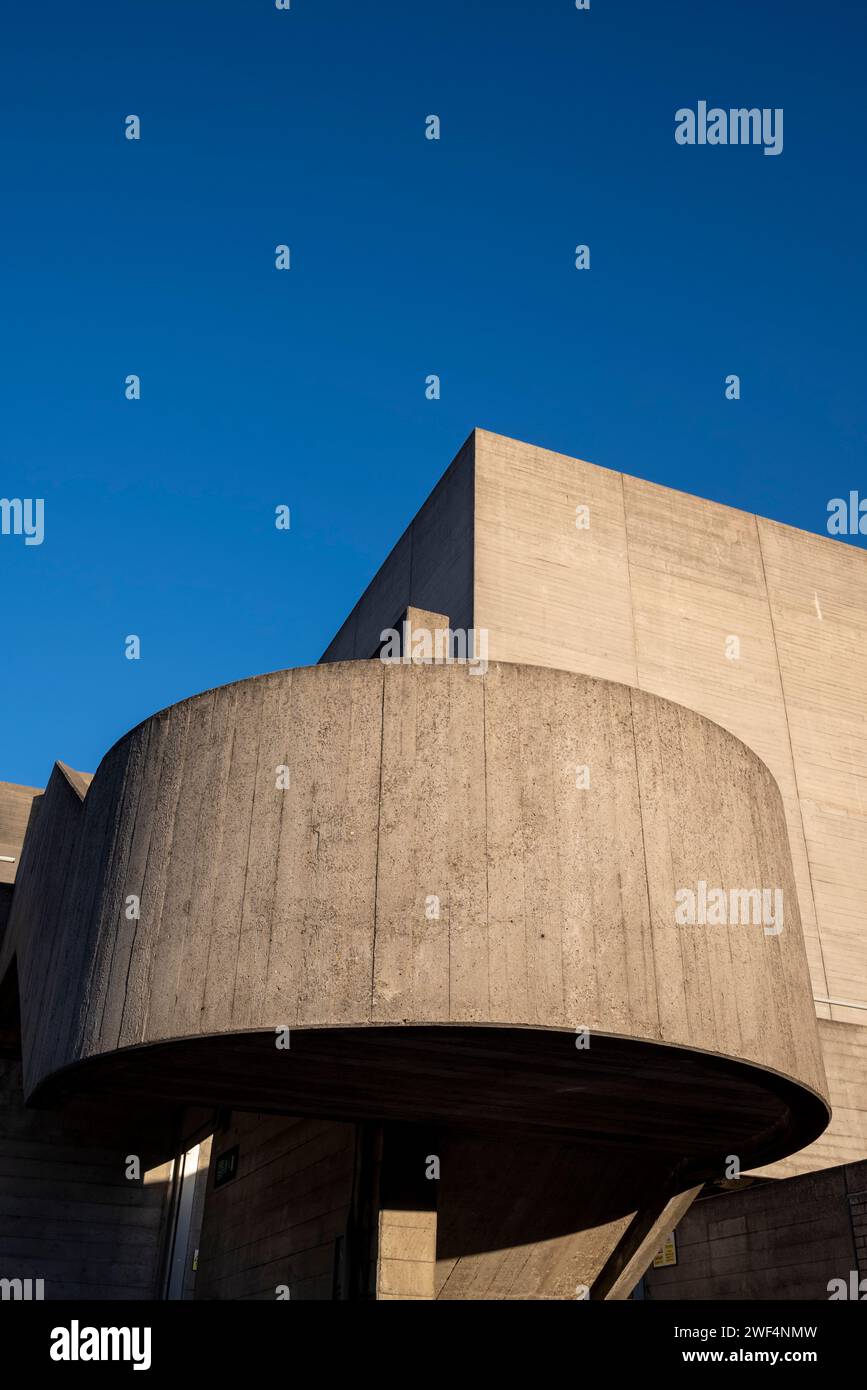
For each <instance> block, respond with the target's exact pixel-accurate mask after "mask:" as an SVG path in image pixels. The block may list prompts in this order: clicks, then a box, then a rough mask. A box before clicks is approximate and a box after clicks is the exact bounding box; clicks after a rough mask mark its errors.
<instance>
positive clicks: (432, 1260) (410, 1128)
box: [376, 1125, 438, 1300]
mask: <svg viewBox="0 0 867 1390" xmlns="http://www.w3.org/2000/svg"><path fill="white" fill-rule="evenodd" d="M434 1157H437V1140H436V1135H435V1134H434V1133H433V1132H432V1131H430V1130H429V1129H427V1128H426V1127H423V1126H416V1125H386V1126H385V1127H384V1129H383V1144H382V1167H381V1169H380V1180H379V1218H378V1223H377V1252H376V1297H377V1299H383V1300H387V1299H392V1300H393V1299H431V1300H432V1299H434V1298H435V1296H436V1283H435V1273H436V1259H437V1213H436V1205H437V1180H436V1179H434V1178H429V1177H428V1176H427V1173H428V1172H429V1171H430V1169H431V1159H432V1158H434ZM437 1162H438V1157H437Z"/></svg>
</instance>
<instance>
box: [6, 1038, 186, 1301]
mask: <svg viewBox="0 0 867 1390" xmlns="http://www.w3.org/2000/svg"><path fill="white" fill-rule="evenodd" d="M125 1159H126V1155H125V1153H124V1151H123V1150H122V1149H121V1148H119V1147H115V1148H111V1147H110V1146H109V1144H108V1142H107V1141H105V1140H104V1141H103V1143H102V1144H101V1145H100V1144H97V1143H96V1142H95V1141H94V1139H93V1138H92V1137H90V1136H89V1135H88V1133H87V1128H86V1125H81V1126H78V1127H75V1128H73V1127H72V1126H71V1125H70V1124H69V1122H68V1119H65V1118H64V1117H63V1116H61V1115H59V1114H56V1113H51V1114H49V1113H45V1112H41V1111H36V1110H32V1109H27V1108H25V1106H24V1099H23V1096H22V1093H21V1066H20V1064H19V1063H18V1062H15V1061H11V1060H0V1279H3V1278H7V1279H15V1278H18V1279H44V1280H45V1297H46V1299H49V1300H54V1299H64V1298H99V1299H127V1298H143V1299H150V1298H154V1297H155V1296H156V1294H157V1278H158V1274H159V1258H160V1249H161V1246H160V1241H161V1234H162V1219H163V1212H164V1208H165V1203H166V1197H167V1192H168V1183H169V1176H170V1166H169V1165H168V1164H166V1165H163V1166H162V1167H160V1168H158V1169H154V1170H153V1171H151V1172H149V1173H147V1174H146V1175H145V1180H144V1182H142V1183H139V1182H134V1181H130V1180H129V1179H128V1178H127V1177H126V1162H125Z"/></svg>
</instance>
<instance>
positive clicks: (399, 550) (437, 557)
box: [322, 436, 474, 661]
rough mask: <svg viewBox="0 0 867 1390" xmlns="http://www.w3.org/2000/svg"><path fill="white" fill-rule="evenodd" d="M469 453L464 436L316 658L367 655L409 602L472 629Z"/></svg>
mask: <svg viewBox="0 0 867 1390" xmlns="http://www.w3.org/2000/svg"><path fill="white" fill-rule="evenodd" d="M473 456H474V449H473V439H472V436H471V437H470V438H469V439H468V440H467V442H466V444H465V445H464V447H463V449H461V451H460V453H459V454H458V455H457V457H456V458H455V459H454V460H453V462H452V464H451V466H450V467H449V468H448V470H447V471H446V472H445V473H444V474H443V476H442V478H441V479H440V481H439V482H438V483H437V485H436V487H435V488H434V490H433V492H432V493H431V495H430V497H429V498H428V500H427V501H426V502H425V504H424V506H423V507H422V508H421V511H420V512H419V513H418V515H417V516H416V518H415V520H414V521H413V522H412V524H411V525H410V526H408V527H407V529H406V531H404V533H403V535H402V536H401V538H400V540H399V541H398V542H397V545H396V546H395V547H394V549H393V550H392V552H391V554H390V555H389V556H388V558H387V559H386V560H385V562H384V563H383V565H382V566H381V567H380V569H379V570H377V573H376V575H375V576H374V578H373V580H372V581H371V583H370V584H369V586H368V588H367V589H366V590H365V592H364V594H363V595H362V596H361V598H360V599H359V601H358V603H357V604H356V605H355V607H354V608H353V610H352V612H351V613H350V615H349V617H348V618H347V619H346V622H345V623H344V624H343V626H342V627H341V629H340V631H339V632H338V633H337V635H336V636H335V638H334V640H333V641H332V642H331V643H330V645H329V647H328V650H327V651H326V652H325V654H324V656H323V657H322V660H323V661H348V660H350V659H352V658H353V657H355V658H358V659H360V660H362V661H364V660H367V659H368V658H369V657H371V656H373V655H374V653H375V652H376V651H377V650H378V649H379V645H380V633H381V632H382V630H383V628H386V627H393V626H394V625H395V624H396V623H397V622H398V620H399V619H400V616H401V614H402V613H403V612H404V611H405V610H406V609H407V608H409V607H416V608H420V609H423V610H427V611H428V612H433V613H445V614H447V615H448V616H449V617H450V618H451V621H452V626H453V627H458V628H464V629H468V628H470V627H472V622H473V616H472V615H473V520H474V516H473V467H474V463H473Z"/></svg>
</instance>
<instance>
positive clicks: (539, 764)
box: [0, 662, 824, 1092]
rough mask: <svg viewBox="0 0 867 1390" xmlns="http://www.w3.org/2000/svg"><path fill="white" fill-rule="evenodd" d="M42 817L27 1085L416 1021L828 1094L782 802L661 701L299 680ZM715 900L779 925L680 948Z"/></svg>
mask: <svg viewBox="0 0 867 1390" xmlns="http://www.w3.org/2000/svg"><path fill="white" fill-rule="evenodd" d="M577 765H587V766H589V768H590V770H591V771H590V779H591V780H590V787H589V788H586V789H578V788H577V787H576V775H575V769H576V766H577ZM284 766H285V767H288V768H289V788H288V789H287V790H285V791H284V790H278V789H277V788H276V786H275V782H276V780H277V776H278V775H279V774H278V772H277V770H278V769H279V768H280V767H284ZM43 800H44V804H43V807H42V810H41V812H40V817H39V822H38V826H37V828H36V833H35V835H34V837H33V838H32V841H28V845H27V847H26V850H25V856H24V860H23V863H22V868H21V872H20V875H19V882H18V887H17V889H16V895H15V901H14V905H13V913H12V918H11V921H10V926H9V930H8V933H7V940H6V941H4V946H3V957H2V961H0V968H5V967H6V965H8V964H9V962H10V959H11V956H12V954H13V953H17V965H18V973H19V979H20V987H21V998H22V1017H23V1042H24V1056H25V1068H26V1080H27V1085H28V1088H29V1089H32V1088H33V1087H35V1086H36V1085H37V1084H38V1083H39V1082H40V1081H43V1080H45V1079H46V1078H47V1077H48V1076H50V1074H51V1073H52V1072H54V1071H56V1070H57V1069H58V1068H60V1067H63V1066H65V1065H68V1064H69V1063H72V1062H75V1061H77V1060H79V1059H82V1058H87V1057H93V1056H96V1055H98V1054H101V1053H105V1052H109V1051H111V1050H113V1049H116V1048H118V1047H124V1046H129V1045H131V1044H135V1043H143V1042H156V1041H159V1040H164V1039H175V1038H182V1037H195V1036H200V1035H204V1034H219V1033H223V1032H230V1031H232V1030H242V1029H251V1028H253V1029H269V1028H274V1027H277V1026H280V1025H292V1026H295V1027H304V1026H318V1027H322V1026H325V1025H332V1026H340V1025H344V1026H345V1025H350V1024H356V1025H371V1024H376V1023H394V1024H400V1023H407V1022H417V1023H443V1024H449V1023H452V1024H454V1023H459V1022H477V1023H491V1022H498V1023H508V1024H514V1025H525V1026H542V1027H548V1028H561V1029H566V1030H573V1031H574V1030H575V1029H576V1028H578V1027H585V1026H586V1027H589V1028H591V1029H594V1030H598V1031H600V1032H603V1033H611V1034H617V1035H623V1036H627V1037H632V1038H642V1039H648V1040H651V1041H662V1042H666V1043H674V1044H682V1045H684V1046H687V1047H692V1048H704V1049H707V1050H709V1051H712V1052H717V1053H721V1054H723V1055H725V1056H731V1057H736V1058H741V1059H744V1060H747V1061H750V1062H754V1063H757V1064H759V1065H760V1066H765V1067H770V1068H773V1069H775V1070H777V1071H779V1072H781V1073H782V1074H784V1075H787V1076H792V1077H795V1078H797V1079H798V1080H800V1081H802V1082H804V1083H805V1084H806V1085H807V1086H809V1087H811V1088H813V1089H814V1090H816V1091H819V1092H821V1091H822V1090H823V1088H824V1078H823V1073H822V1064H821V1059H820V1056H819V1048H818V1041H817V1035H816V1028H815V1022H814V1019H813V1017H812V1012H811V1010H810V1007H809V1003H810V1001H809V990H808V988H807V973H806V963H805V958H804V947H803V940H802V936H801V932H800V927H799V922H798V912H797V899H796V894H795V891H794V880H793V877H792V867H791V859H790V855H789V851H788V844H787V840H786V833H785V820H784V814H783V808H782V805H781V801H780V796H779V792H778V790H777V788H776V785H775V783H774V781H773V778H772V777H771V776H770V774H769V773H768V771H767V769H766V768H765V767H764V766H763V764H762V763H761V762H760V761H759V759H758V758H757V757H756V756H755V754H753V753H752V752H750V750H748V749H747V748H745V747H744V745H743V744H741V743H739V742H738V741H737V740H736V739H734V738H733V737H732V736H731V735H730V734H727V733H726V732H725V731H724V730H722V729H720V728H719V727H718V726H717V725H715V724H712V723H710V722H709V721H707V720H705V719H702V718H701V717H700V716H699V715H697V714H694V713H693V712H691V711H689V710H685V709H683V708H681V707H679V706H676V705H673V704H670V703H668V702H666V701H663V700H659V699H658V698H656V697H655V696H652V695H649V694H646V693H643V692H639V691H635V690H630V689H628V688H627V687H624V686H619V685H614V684H610V683H608V682H599V681H595V680H592V679H590V678H588V677H584V676H579V675H574V674H571V673H568V672H558V671H548V670H543V669H539V668H532V667H529V668H521V667H515V666H507V665H496V666H493V667H491V669H490V670H489V672H488V674H487V675H486V676H484V677H480V676H473V675H472V674H470V673H469V671H468V669H467V668H466V667H464V666H451V667H434V666H427V667H423V666H417V667H412V666H389V665H385V664H383V663H381V662H372V663H359V662H351V663H346V664H337V665H324V666H318V667H314V668H311V669H306V670H299V671H287V672H279V673H276V674H274V675H271V676H265V677H260V678H258V679H256V680H250V681H246V682H243V683H241V684H239V685H233V686H227V687H224V688H222V689H220V690H216V691H211V692H208V693H207V694H205V695H201V696H196V697H195V698H193V699H191V700H187V701H185V702H183V703H182V704H180V705H175V706H173V707H172V708H170V709H169V710H167V711H164V712H163V713H162V714H159V715H156V716H155V717H154V718H152V719H150V720H147V721H146V722H145V723H144V724H142V725H140V726H139V727H138V728H137V729H135V730H134V731H133V732H132V733H131V734H129V735H127V737H126V738H124V739H122V740H121V742H120V743H119V744H117V745H116V746H115V748H113V749H112V750H111V752H110V753H109V754H108V755H107V756H106V758H105V759H104V760H103V762H102V764H101V766H100V768H99V771H98V772H97V774H96V777H95V778H94V781H93V784H92V786H91V788H90V791H89V792H88V794H87V796H86V799H85V801H84V803H83V804H82V803H81V802H80V801H79V799H78V797H77V795H76V794H75V793H74V792H73V791H72V789H71V788H70V786H69V784H68V782H67V781H66V779H64V778H63V777H62V776H61V775H60V774H59V773H58V772H55V774H54V776H53V777H52V780H51V783H50V785H49V788H48V791H47V792H46V795H45V797H44V799H43ZM702 879H704V880H706V881H708V882H709V883H711V884H715V883H720V884H722V885H723V886H724V887H725V888H726V889H728V888H729V887H745V888H750V887H753V886H769V885H770V886H772V887H774V886H779V887H780V888H781V889H782V891H783V895H784V900H785V906H786V918H785V926H784V929H783V931H782V932H781V933H780V934H779V935H767V934H765V933H764V932H763V930H762V928H761V927H760V926H744V925H738V926H722V927H713V928H708V927H700V926H699V927H677V926H676V925H675V922H674V904H675V893H676V891H677V890H678V889H679V888H681V887H683V886H684V885H686V886H690V885H695V884H696V883H697V882H698V881H699V880H702ZM130 895H133V896H134V897H135V898H137V899H138V900H139V902H140V917H139V918H138V919H137V920H130V919H129V918H128V917H127V915H126V906H125V905H126V904H127V901H128V899H129V897H130ZM436 899H438V900H439V905H438V907H437V908H436V912H437V913H438V915H434V914H433V912H432V905H433V904H434V902H435V900H436Z"/></svg>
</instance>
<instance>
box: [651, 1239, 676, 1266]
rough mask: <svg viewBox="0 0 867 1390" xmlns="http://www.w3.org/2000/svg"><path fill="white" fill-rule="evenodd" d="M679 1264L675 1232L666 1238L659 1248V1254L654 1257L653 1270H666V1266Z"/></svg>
mask: <svg viewBox="0 0 867 1390" xmlns="http://www.w3.org/2000/svg"><path fill="white" fill-rule="evenodd" d="M676 1264H677V1242H676V1241H675V1239H674V1231H672V1233H671V1235H670V1236H666V1238H665V1240H664V1241H663V1243H662V1245H661V1246H660V1248H659V1253H658V1254H657V1255H656V1256H655V1257H654V1261H653V1268H654V1269H665V1266H666V1265H676Z"/></svg>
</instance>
